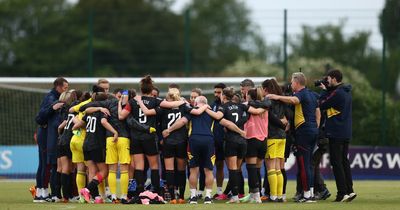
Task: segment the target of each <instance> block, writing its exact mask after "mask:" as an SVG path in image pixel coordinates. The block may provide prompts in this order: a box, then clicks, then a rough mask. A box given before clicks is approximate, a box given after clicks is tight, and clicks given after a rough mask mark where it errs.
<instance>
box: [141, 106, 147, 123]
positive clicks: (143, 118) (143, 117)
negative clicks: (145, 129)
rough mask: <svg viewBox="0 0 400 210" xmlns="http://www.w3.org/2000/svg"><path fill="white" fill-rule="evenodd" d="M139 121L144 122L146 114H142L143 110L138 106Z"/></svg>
mask: <svg viewBox="0 0 400 210" xmlns="http://www.w3.org/2000/svg"><path fill="white" fill-rule="evenodd" d="M139 122H140V123H146V122H147V116H146V115H145V114H144V112H143V111H142V109H140V108H139Z"/></svg>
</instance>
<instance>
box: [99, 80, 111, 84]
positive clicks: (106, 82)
mask: <svg viewBox="0 0 400 210" xmlns="http://www.w3.org/2000/svg"><path fill="white" fill-rule="evenodd" d="M108 83H110V82H109V81H108V80H107V79H99V80H97V84H98V85H100V84H108Z"/></svg>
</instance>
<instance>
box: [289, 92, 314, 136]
mask: <svg viewBox="0 0 400 210" xmlns="http://www.w3.org/2000/svg"><path fill="white" fill-rule="evenodd" d="M294 96H295V97H297V98H298V99H299V100H300V103H299V104H296V105H295V111H294V126H295V130H296V134H317V133H318V127H317V120H316V115H315V111H316V109H317V107H318V102H317V96H316V94H314V93H313V92H312V91H310V90H309V89H307V88H303V89H301V90H300V91H299V92H297V93H295V94H294Z"/></svg>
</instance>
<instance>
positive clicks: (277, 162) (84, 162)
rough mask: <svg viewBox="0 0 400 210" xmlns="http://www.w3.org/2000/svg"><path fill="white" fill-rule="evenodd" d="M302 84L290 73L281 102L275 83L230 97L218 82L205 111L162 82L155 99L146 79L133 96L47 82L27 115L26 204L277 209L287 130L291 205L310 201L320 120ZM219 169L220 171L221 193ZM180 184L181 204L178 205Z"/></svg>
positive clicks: (203, 104) (245, 84)
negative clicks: (295, 179) (30, 127)
mask: <svg viewBox="0 0 400 210" xmlns="http://www.w3.org/2000/svg"><path fill="white" fill-rule="evenodd" d="M304 85H305V77H304V75H303V74H301V73H297V74H294V75H293V76H292V90H293V92H294V96H284V91H285V90H282V88H281V87H280V86H279V85H278V83H277V81H276V80H275V79H267V80H265V81H264V82H262V84H261V86H259V87H255V85H254V83H253V81H251V80H249V79H245V80H243V81H242V82H241V83H240V92H239V91H238V92H236V91H235V90H234V89H233V88H232V87H226V85H225V84H223V83H219V84H216V85H215V86H214V96H215V101H213V103H212V104H210V105H209V102H208V100H207V98H206V97H205V96H203V95H202V92H201V89H199V88H195V89H193V90H192V92H191V95H190V99H189V100H186V99H184V98H183V97H182V96H181V90H180V87H179V85H177V84H170V85H169V87H168V90H167V94H166V97H165V99H161V98H159V90H158V89H157V88H156V87H155V86H154V84H153V81H152V79H151V77H150V76H145V77H144V78H142V80H141V81H140V93H137V92H136V91H135V90H134V89H129V90H122V89H118V88H117V89H115V90H114V91H113V92H112V93H110V92H109V89H110V84H109V82H108V81H107V80H105V79H100V80H99V81H98V84H97V85H94V86H93V88H92V91H90V92H84V93H83V92H82V91H79V90H68V82H67V80H65V79H64V78H57V79H56V81H55V82H54V89H53V90H52V91H51V92H50V93H49V94H48V95H47V96H46V97H45V99H44V100H43V102H42V105H41V109H40V111H39V114H38V115H37V117H36V122H37V123H38V124H39V129H38V131H37V142H38V146H39V167H38V173H37V177H36V186H35V187H32V188H31V192H32V195H33V197H34V202H45V201H47V202H75V201H76V202H81V203H123V204H140V203H143V204H149V203H171V204H183V203H190V204H197V202H198V201H199V200H203V202H204V203H205V204H211V203H213V200H227V203H240V202H250V203H262V202H267V201H268V202H285V201H286V195H285V194H286V192H285V191H286V182H287V178H286V172H285V169H284V164H285V159H286V158H288V156H289V153H290V150H291V149H290V148H291V146H292V144H293V143H294V140H291V139H292V138H293V136H294V133H296V143H295V145H296V146H297V147H296V157H297V161H298V165H299V183H298V185H300V187H299V188H298V190H297V194H298V195H299V196H298V198H297V199H296V201H298V202H315V200H316V197H318V196H315V195H314V185H313V182H314V181H313V175H312V171H311V156H312V150H313V148H314V146H315V143H316V140H317V136H318V127H319V123H320V114H319V108H318V101H317V99H318V98H317V96H316V95H315V94H314V93H313V92H311V91H310V90H308V89H307V88H302V87H303V86H304ZM297 90H298V91H297ZM293 98H295V99H293ZM54 139H55V140H54ZM52 142H54V143H52ZM243 164H245V165H246V169H247V174H248V189H249V193H248V195H247V196H245V192H244V178H243V174H242V165H243ZM263 164H264V165H265V166H266V167H265V169H266V171H265V176H264V177H261V171H260V170H261V168H262V165H263ZM224 165H226V168H227V169H228V172H229V177H227V178H229V179H228V183H227V186H226V188H225V190H224V189H223V181H224V178H225V177H224ZM214 169H215V170H216V173H215V177H214V172H213V171H214ZM49 172H51V173H49ZM118 174H119V177H120V182H119V184H120V187H119V189H120V193H119V195H118V196H117V175H118ZM148 175H149V178H150V182H147V179H148ZM262 178H264V183H262ZM214 179H215V180H216V186H217V188H216V189H217V191H216V193H215V194H214V195H213V194H212V190H213V185H214ZM187 180H188V181H189V188H190V197H189V198H186V199H187V200H185V197H184V196H185V188H186V182H187ZM49 182H50V187H51V195H50V194H49V192H48V190H47V186H48V183H49ZM322 190H324V189H322ZM203 193H204V194H203ZM316 193H319V192H316ZM329 195H330V194H326V192H325V194H324V195H319V197H318V199H326V198H327V197H329Z"/></svg>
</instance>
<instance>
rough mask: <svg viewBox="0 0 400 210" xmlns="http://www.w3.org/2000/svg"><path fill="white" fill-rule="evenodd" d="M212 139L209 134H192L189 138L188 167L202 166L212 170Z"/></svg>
mask: <svg viewBox="0 0 400 210" xmlns="http://www.w3.org/2000/svg"><path fill="white" fill-rule="evenodd" d="M214 146H215V145H214V139H213V137H211V136H201V135H193V136H191V137H190V138H189V152H188V153H189V167H190V168H195V167H199V166H203V167H204V168H207V169H210V170H213V168H214V163H215V154H214V151H215V149H214Z"/></svg>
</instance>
